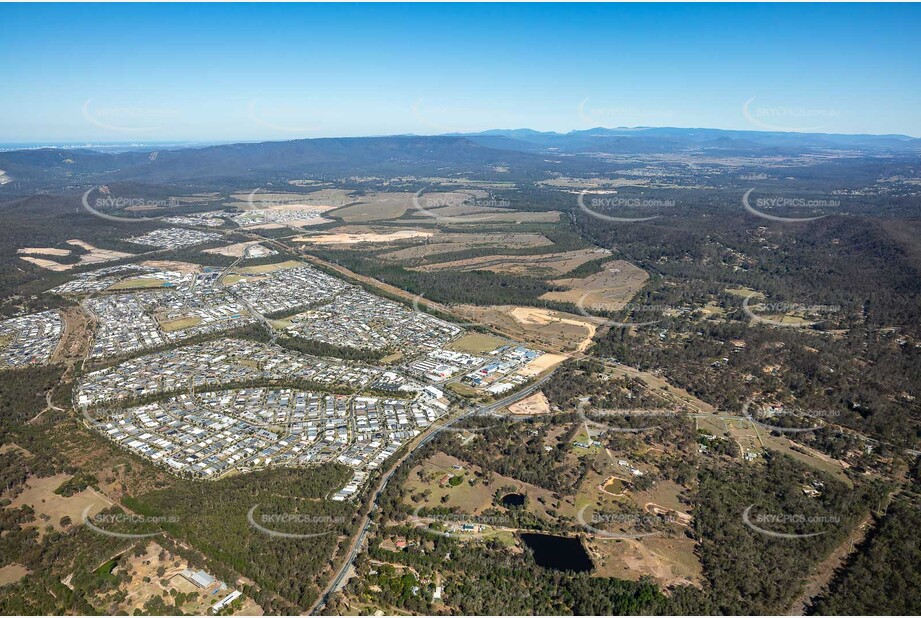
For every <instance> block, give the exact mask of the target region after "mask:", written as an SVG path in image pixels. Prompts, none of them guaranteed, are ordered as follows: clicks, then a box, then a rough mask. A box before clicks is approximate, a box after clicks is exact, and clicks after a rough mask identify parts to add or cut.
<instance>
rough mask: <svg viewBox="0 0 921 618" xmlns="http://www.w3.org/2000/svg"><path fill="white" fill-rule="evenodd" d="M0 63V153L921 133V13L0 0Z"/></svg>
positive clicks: (902, 8) (866, 8)
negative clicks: (619, 129) (587, 134)
mask: <svg viewBox="0 0 921 618" xmlns="http://www.w3.org/2000/svg"><path fill="white" fill-rule="evenodd" d="M0 67H2V74H0V75H2V83H3V87H2V90H0V95H2V96H0V142H39V141H87V142H103V141H118V142H124V141H145V142H146V141H156V140H211V141H231V140H257V139H293V138H297V137H321V136H340V135H341V136H350V135H381V134H393V133H419V134H434V133H445V132H452V131H476V130H483V129H489V128H518V127H529V128H534V129H540V130H557V131H569V130H572V129H584V128H589V127H593V126H609V127H613V126H638V125H643V126H679V127H716V128H728V129H755V130H758V129H768V128H778V129H789V130H804V129H815V130H819V131H824V132H841V133H905V134H909V135H914V136H921V6H917V5H914V6H911V5H873V6H871V5H828V4H823V5H796V4H788V5H665V4H645V5H571V4H567V5H548V4H543V5H443V4H442V5H420V4H411V5H381V4H374V5H355V4H339V5H291V4H282V5H265V4H259V5H251V4H246V5H243V4H231V5H220V4H202V5H178V4H169V5H166V4H159V5H152V4H151V5H111V4H106V5H86V4H74V5H48V4H42V5H18V4H17V5H11V4H5V5H0ZM752 99H754V100H752Z"/></svg>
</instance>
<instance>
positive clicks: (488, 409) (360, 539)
mask: <svg viewBox="0 0 921 618" xmlns="http://www.w3.org/2000/svg"><path fill="white" fill-rule="evenodd" d="M554 371H555V370H554ZM554 371H550V372H549V373H547V374H546V375H544V376H542V377H541V378H540V379H538V380H537V381H535V382H533V383H532V384H529V385H528V386H526V387H525V388H523V389H521V390H519V391H516V392H514V393H512V394H511V395H508V396H506V397H503V398H502V399H499V400H497V401H494V402H493V403H490V404H488V405H483V406H477V407H475V408H473V409H471V410H468V411H467V412H464V413H463V414H461V415H459V416H455V417H454V418H452V419H449V420H447V421H445V422H444V423H441V424H437V425H432V427H430V428H429V433H428V434H426V435H425V436H424V437H423V438H422V439H421V440H419V441H418V442H416V444H415V445H414V446H411V447H410V449H409V451H407V452H406V454H404V455H403V456H402V457H401V458H400V459H399V461H397V462H396V463H395V464H394V465H393V466H391V467H390V469H389V470H388V471H387V472H386V474H384V476H382V477H381V480H380V482H379V483H378V485H377V489H375V490H374V496H373V498H372V499H371V503H370V505H369V507H368V510H367V513H365V517H364V521H363V522H362V524H361V530H360V532H359V533H358V536H357V537H355V541H354V542H353V544H352V547H351V549H350V551H349V555H348V558H347V559H346V561H345V562H344V563H343V564H342V566H341V567H340V569H339V571H338V572H337V573H336V576H335V577H333V578H332V580H330V583H329V584H328V585H327V587H326V589H325V590H324V591H323V593H322V594H321V595H320V598H319V599H317V602H316V603H314V605H313V607H311V608H310V611H309V612H307V613H308V614H309V615H313V614H315V613H316V612H317V611H319V610H320V609H322V608H323V607H324V606H325V605H326V603H327V601H328V600H329V596H330V595H331V594H332V593H333V591H335V590H336V589H337V588H339V586H340V585H341V584H342V581H343V580H344V579H345V576H346V575H347V574H348V572H349V569H350V568H351V567H352V565H353V564H354V563H355V558H356V557H357V556H358V553H359V552H360V551H361V548H362V546H363V545H364V542H365V538H366V537H367V536H368V532H369V531H370V530H371V523H372V522H371V513H372V512H373V511H374V510H375V509H377V508H378V507H377V501H378V500H379V499H380V496H381V494H382V493H383V492H384V490H385V489H386V488H387V484H388V483H389V482H390V479H391V478H392V477H393V475H394V474H395V473H396V471H397V469H398V468H399V467H400V466H401V465H403V464H404V463H405V462H406V460H408V459H410V458H411V457H412V456H413V454H414V453H415V452H416V451H418V450H419V449H420V448H422V447H423V446H425V445H426V444H428V443H429V442H431V441H432V440H433V439H434V438H435V436H437V435H438V434H439V433H440V432H442V431H444V430H445V429H448V428H449V427H451V425H453V424H455V423H458V422H460V421H462V420H465V419H468V418H470V417H472V416H478V415H481V414H493V413H494V412H495V411H496V410H500V409H501V408H504V407H505V406H507V405H509V404H512V403H515V402H516V401H518V400H520V399H524V398H525V397H528V396H529V395H531V394H532V393H533V392H534V391H536V390H537V389H539V388H540V387H541V386H543V384H544V382H546V381H547V380H549V379H550V376H552V375H553V373H554Z"/></svg>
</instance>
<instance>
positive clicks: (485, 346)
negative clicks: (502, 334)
mask: <svg viewBox="0 0 921 618" xmlns="http://www.w3.org/2000/svg"><path fill="white" fill-rule="evenodd" d="M504 343H506V342H505V340H504V339H500V338H499V337H493V336H492V335H487V334H485V333H467V334H466V335H464V336H463V337H461V338H460V339H457V340H455V341H452V342H451V343H449V344H448V345H447V346H446V347H447V348H448V349H449V350H456V351H458V352H467V353H468V354H485V353H487V352H492V351H493V350H495V349H496V348H498V347H499V346H501V345H503V344H504Z"/></svg>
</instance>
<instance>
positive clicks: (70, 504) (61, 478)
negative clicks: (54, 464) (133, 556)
mask: <svg viewBox="0 0 921 618" xmlns="http://www.w3.org/2000/svg"><path fill="white" fill-rule="evenodd" d="M71 478H73V476H72V475H70V474H64V473H61V474H55V475H54V476H48V477H44V478H37V477H29V479H28V480H27V481H26V486H25V489H24V490H23V492H22V493H20V494H19V495H18V496H16V498H15V499H14V500H13V501H12V502H11V503H10V505H9V508H11V509H17V508H19V507H21V506H23V505H28V506H29V507H31V508H32V509H33V510H34V511H35V515H36V521H35V522H32V523H29V524H25V525H26V526H36V527H37V528H38V532H39V535H40V536H41V535H43V534H44V528H45V526H47V525H50V526H52V527H53V528H54V529H55V530H58V531H61V530H63V529H64V528H63V527H62V526H61V524H60V522H61V518H62V517H64V516H67V517H69V518H70V519H71V521H72V522H74V523H75V524H77V523H80V522H82V521H83V512H84V510H85V509H89V512H88V517H92V516H93V515H95V514H96V513H98V512H99V511H101V510H103V509H104V508H107V507H109V506H111V504H112V503H111V501H109V500H108V499H106V498H104V497H103V496H101V495H100V494H98V493H96V492H94V491H93V490H91V489H84V490H82V491H79V492H77V493H75V494H73V495H71V496H66V497H65V496H62V495H59V494H56V493H54V490H55V489H57V488H58V487H60V486H61V485H62V484H63V483H65V482H67V481H69V480H70V479H71Z"/></svg>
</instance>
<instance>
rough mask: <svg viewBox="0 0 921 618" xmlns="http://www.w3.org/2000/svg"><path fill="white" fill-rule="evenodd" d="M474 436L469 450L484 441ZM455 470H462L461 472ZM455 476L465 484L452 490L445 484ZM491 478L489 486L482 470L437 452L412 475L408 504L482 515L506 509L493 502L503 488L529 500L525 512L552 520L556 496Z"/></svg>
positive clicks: (516, 482)
mask: <svg viewBox="0 0 921 618" xmlns="http://www.w3.org/2000/svg"><path fill="white" fill-rule="evenodd" d="M462 435H463V434H460V433H459V434H456V437H455V438H454V439H457V440H461V439H463V438H462ZM474 436H475V437H474V438H473V440H474V441H472V442H470V448H475V445H476V440H482V439H483V436H481V435H476V434H474ZM455 466H459V467H460V469H457V468H455ZM452 476H460V477H461V478H462V482H461V483H460V484H458V485H456V486H452V485H451V483H450V481H449V480H446V479H450V477H452ZM490 476H491V480H490V481H488V482H487V480H486V479H485V478H484V477H483V470H482V469H481V468H480V467H479V466H475V465H472V464H470V463H468V462H466V461H463V460H461V459H457V458H456V457H452V456H450V455H447V454H445V453H442V452H437V453H435V454H434V455H432V456H431V457H429V458H428V459H426V460H425V461H423V462H422V463H420V464H418V465H416V466H415V467H414V468H413V469H412V470H411V471H410V473H409V476H408V477H407V480H406V485H405V486H406V489H407V490H408V491H407V501H406V504H407V506H412V507H414V508H415V507H418V506H423V507H433V508H434V507H439V506H447V507H448V508H452V507H453V508H456V509H458V511H460V513H463V514H468V515H479V514H481V513H483V512H484V511H486V510H488V509H490V508H503V507H497V506H496V505H495V504H494V500H493V499H494V497H495V496H496V492H497V491H498V490H499V488H501V487H509V488H511V487H514V488H515V489H514V492H515V493H521V494H524V495H525V496H527V498H526V500H527V504H526V509H527V510H528V511H530V512H532V513H534V514H535V515H537V516H538V517H541V518H544V519H548V520H549V519H551V518H550V515H549V514H548V512H547V509H548V507H549V505H552V504H553V503H554V502H555V499H554V498H553V492H551V491H549V490H546V489H542V488H540V487H537V486H536V485H531V484H530V483H525V482H523V481H520V480H518V479H515V478H511V477H509V476H503V475H501V474H495V473H493V474H491V475H490ZM471 480H472V481H473V483H472V484H471V483H470V481H471ZM426 491H428V492H429V493H428V495H425V496H422V499H421V500H420V501H419V502H415V501H413V500H412V496H413V495H414V494H415V495H416V497H417V498H418V497H420V496H419V495H420V494H424V493H425V492H426ZM444 496H447V497H448V500H447V502H442V498H443V497H444Z"/></svg>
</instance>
